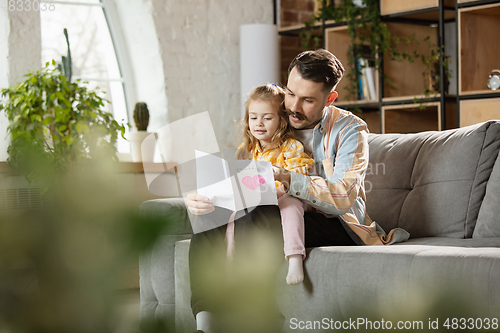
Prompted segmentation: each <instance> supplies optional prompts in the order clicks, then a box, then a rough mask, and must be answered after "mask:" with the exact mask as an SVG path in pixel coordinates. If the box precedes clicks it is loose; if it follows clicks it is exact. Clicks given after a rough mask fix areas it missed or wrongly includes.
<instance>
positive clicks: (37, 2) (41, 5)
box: [0, 0, 56, 12]
mask: <svg viewBox="0 0 500 333" xmlns="http://www.w3.org/2000/svg"><path fill="white" fill-rule="evenodd" d="M0 8H1V9H3V10H8V11H10V12H31V11H35V12H38V11H42V12H43V11H47V10H50V11H54V10H56V5H55V2H54V0H45V1H44V0H0Z"/></svg>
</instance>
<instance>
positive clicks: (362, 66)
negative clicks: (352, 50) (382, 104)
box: [356, 58, 378, 101]
mask: <svg viewBox="0 0 500 333" xmlns="http://www.w3.org/2000/svg"><path fill="white" fill-rule="evenodd" d="M356 66H357V68H358V73H359V77H358V80H359V85H358V86H359V89H358V91H359V96H358V98H359V100H362V101H372V100H377V99H378V96H377V90H376V89H375V67H374V66H372V65H371V63H370V61H369V60H368V59H366V58H357V59H356Z"/></svg>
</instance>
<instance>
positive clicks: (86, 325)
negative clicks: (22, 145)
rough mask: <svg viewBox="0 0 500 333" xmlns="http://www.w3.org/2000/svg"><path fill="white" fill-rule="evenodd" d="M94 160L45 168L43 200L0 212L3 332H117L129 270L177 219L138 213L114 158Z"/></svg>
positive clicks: (34, 159) (33, 161)
mask: <svg viewBox="0 0 500 333" xmlns="http://www.w3.org/2000/svg"><path fill="white" fill-rule="evenodd" d="M27 151H28V152H29V151H31V152H32V151H36V149H31V150H27ZM104 151H105V150H104ZM103 153H104V152H100V153H99V154H98V156H101V154H103ZM26 158H27V160H29V161H30V165H31V168H36V167H38V166H39V165H40V164H43V163H39V159H38V158H39V156H38V155H31V154H30V155H29V156H26ZM92 161H93V163H81V164H73V166H72V167H71V168H69V169H68V170H67V172H65V173H58V172H57V171H55V170H52V173H51V174H49V173H50V170H46V172H45V173H44V175H43V177H47V179H42V181H43V182H47V181H50V182H51V186H50V188H49V189H48V190H47V192H46V194H47V195H49V196H50V198H51V200H49V201H48V202H46V204H45V205H44V206H43V207H41V208H38V209H30V210H11V211H0V332H2V333H3V332H6V333H7V332H8V333H11V332H12V333H14V332H15V333H32V332H47V333H49V332H50V333H59V332H72V333H78V332H89V333H101V332H103V333H107V332H117V330H116V329H117V327H119V326H120V323H119V322H118V320H119V318H120V313H119V309H120V306H121V304H120V300H121V298H120V295H121V294H120V288H122V285H123V282H124V275H126V274H127V272H128V271H129V268H130V267H131V266H132V267H133V266H137V262H138V256H139V254H140V253H141V251H144V250H147V249H148V248H149V247H150V246H152V244H154V242H155V240H156V238H157V236H158V235H159V234H161V233H162V232H164V230H166V229H167V228H169V226H170V225H171V224H172V223H175V221H176V220H178V219H177V218H176V217H175V216H172V217H171V218H168V219H165V220H155V219H154V218H151V217H148V218H146V217H144V216H141V215H139V214H138V207H136V206H135V207H131V205H130V202H131V201H134V199H133V198H130V197H127V196H126V195H125V194H123V193H119V191H117V189H116V186H115V185H116V180H115V174H114V173H113V169H114V168H113V164H112V163H110V161H109V159H105V158H99V157H97V158H95V159H92ZM28 171H31V170H28ZM137 278H138V277H137ZM138 327H139V326H138V323H137V329H136V330H130V332H139V329H138ZM162 332H168V331H162Z"/></svg>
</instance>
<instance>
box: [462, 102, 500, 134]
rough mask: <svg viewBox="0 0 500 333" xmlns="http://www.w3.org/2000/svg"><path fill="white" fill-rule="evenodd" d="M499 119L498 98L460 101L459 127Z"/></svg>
mask: <svg viewBox="0 0 500 333" xmlns="http://www.w3.org/2000/svg"><path fill="white" fill-rule="evenodd" d="M492 119H500V98H485V99H472V100H464V101H460V127H464V126H469V125H474V124H477V123H481V122H483V121H487V120H492Z"/></svg>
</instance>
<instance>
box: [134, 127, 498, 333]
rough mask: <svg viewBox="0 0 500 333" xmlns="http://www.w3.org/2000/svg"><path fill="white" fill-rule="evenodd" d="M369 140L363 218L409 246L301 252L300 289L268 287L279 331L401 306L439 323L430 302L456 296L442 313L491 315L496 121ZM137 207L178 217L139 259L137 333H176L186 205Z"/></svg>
mask: <svg viewBox="0 0 500 333" xmlns="http://www.w3.org/2000/svg"><path fill="white" fill-rule="evenodd" d="M369 144H370V168H369V169H368V172H367V177H366V189H367V191H368V193H367V208H368V213H369V215H370V216H371V217H372V219H373V220H375V221H376V222H378V223H379V224H380V225H381V226H382V227H383V228H384V229H385V230H386V231H388V230H390V229H392V228H396V227H400V228H404V229H406V230H407V231H409V232H410V234H411V237H410V240H409V241H407V242H405V243H402V244H397V245H392V246H373V247H368V246H359V247H321V248H312V249H308V256H307V259H306V260H305V272H306V273H305V274H306V279H305V281H304V283H302V284H301V285H299V286H288V285H286V283H285V282H284V279H280V280H279V281H278V282H277V300H278V306H279V309H280V312H281V314H282V315H283V317H284V321H283V328H284V331H288V330H290V331H294V332H297V331H299V332H300V331H305V332H314V331H318V332H320V331H321V332H324V331H325V327H324V326H323V327H321V328H320V327H317V326H316V327H314V324H315V323H318V322H321V323H322V324H323V325H325V322H323V321H324V320H325V318H328V319H329V320H338V322H336V324H339V325H341V324H342V323H345V322H348V321H349V320H355V318H359V317H360V316H368V314H370V315H373V316H374V317H373V318H378V319H379V320H381V319H383V318H386V319H387V318H390V317H391V315H392V316H393V317H394V315H395V314H396V316H397V314H399V313H402V312H401V311H402V310H403V309H407V310H410V311H407V312H405V313H414V314H415V313H416V312H418V311H420V314H422V316H425V317H426V321H427V320H429V323H427V322H425V323H424V325H425V327H424V328H427V326H428V325H431V322H432V320H431V319H432V318H431V316H434V315H436V314H435V313H429V311H431V310H430V309H431V308H432V307H433V306H434V305H433V304H441V303H439V302H440V299H439V298H436V300H435V299H434V298H433V297H434V296H437V295H445V296H443V299H445V300H453V301H452V302H451V304H449V306H450V308H454V306H456V305H457V303H460V300H465V304H463V305H464V306H466V307H467V309H473V310H474V311H477V312H471V311H468V310H465V312H462V313H461V315H464V316H479V314H480V316H481V317H483V318H491V319H492V318H495V317H496V318H498V317H500V315H499V314H500V199H499V197H498V196H499V194H500V156H499V150H500V121H489V122H486V123H482V124H478V125H474V126H470V127H465V128H460V129H454V130H448V131H441V132H422V133H417V134H382V135H377V134H370V137H369ZM140 209H141V211H142V213H143V214H144V215H146V216H163V215H166V214H171V213H172V211H175V212H176V213H177V214H180V218H181V220H182V223H180V224H176V225H175V227H174V228H170V229H169V231H168V232H167V233H166V234H165V235H163V236H162V237H161V238H160V239H159V240H158V241H157V243H156V245H155V246H154V248H153V249H152V251H150V252H148V253H145V254H143V255H142V257H141V259H140V288H141V321H142V324H143V327H144V328H146V326H147V324H148V323H150V322H151V321H152V320H154V318H156V319H163V320H166V321H167V322H168V323H170V324H173V323H174V322H175V327H176V330H177V331H178V332H191V331H194V328H195V326H194V318H193V316H192V314H191V310H190V306H189V304H190V303H189V298H190V289H189V271H188V260H187V258H188V250H189V237H190V233H191V231H190V226H189V221H188V219H187V213H186V211H185V208H184V205H183V202H182V200H180V199H162V200H151V201H147V202H144V203H143V204H142V205H141V207H140ZM285 270H286V263H285V262H283V271H284V272H285ZM283 274H285V273H283ZM457 297H458V298H457ZM446 306H447V305H444V306H441V307H440V306H438V307H440V308H441V309H442V310H445V309H443V307H446ZM462 309H463V307H462ZM426 311H427V312H426ZM450 315H457V316H458V313H456V312H453V311H451V312H450ZM402 316H403V315H402ZM401 318H403V317H401ZM405 318H406V317H405ZM474 318H475V317H474ZM409 319H411V318H409ZM497 320H498V319H497ZM330 324H331V325H332V327H333V322H332V321H330ZM379 324H380V322H379ZM434 324H435V323H434ZM439 324H440V325H441V324H443V322H442V321H441V322H440V323H439ZM449 324H451V321H450V323H449ZM394 325H396V323H395V322H394ZM474 325H475V324H474ZM311 327H312V329H310V328H311ZM351 328H352V326H351ZM358 328H359V327H358ZM301 329H302V330H301Z"/></svg>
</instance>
